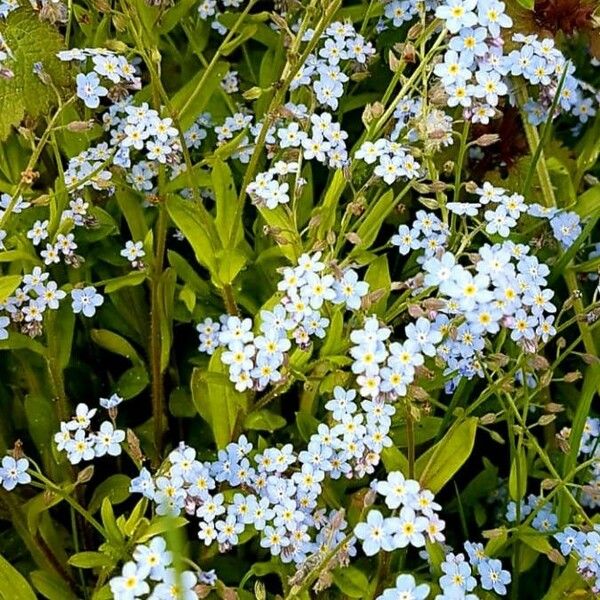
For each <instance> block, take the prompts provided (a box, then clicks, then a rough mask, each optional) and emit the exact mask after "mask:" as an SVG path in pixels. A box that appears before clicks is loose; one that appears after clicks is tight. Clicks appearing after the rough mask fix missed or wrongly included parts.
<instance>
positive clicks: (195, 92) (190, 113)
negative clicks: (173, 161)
mask: <svg viewBox="0 0 600 600" xmlns="http://www.w3.org/2000/svg"><path fill="white" fill-rule="evenodd" d="M228 70H229V64H228V63H226V62H223V61H219V62H217V63H216V65H215V67H214V68H213V69H212V70H211V72H210V73H209V74H208V76H207V77H206V78H205V77H204V74H205V72H206V70H205V69H202V70H200V71H198V73H196V75H195V76H194V77H192V78H191V79H190V80H189V81H188V82H187V83H185V85H183V86H182V87H181V88H180V89H179V90H178V91H177V93H176V94H175V95H174V96H173V99H172V101H171V105H172V107H173V110H175V111H176V112H177V113H179V123H180V125H181V127H182V128H183V130H186V129H188V128H189V127H191V126H192V123H193V122H194V120H195V119H196V117H197V116H198V115H199V114H200V113H201V112H202V111H203V110H204V109H205V108H206V105H207V104H208V102H209V100H210V98H211V96H212V95H213V93H214V92H215V91H216V90H217V89H218V88H219V84H220V83H221V80H222V79H223V77H224V76H225V74H226V73H227V71H228ZM201 83H202V85H200V84H201Z"/></svg>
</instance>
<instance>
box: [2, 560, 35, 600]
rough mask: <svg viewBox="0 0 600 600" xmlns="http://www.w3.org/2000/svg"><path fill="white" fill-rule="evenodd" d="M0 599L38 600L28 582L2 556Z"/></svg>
mask: <svg viewBox="0 0 600 600" xmlns="http://www.w3.org/2000/svg"><path fill="white" fill-rule="evenodd" d="M0 599H1V600H36V598H35V593H34V591H33V590H32V589H31V586H30V585H29V583H27V580H26V579H25V577H23V575H21V573H19V571H17V570H16V569H15V568H14V567H13V566H12V565H11V564H10V563H9V562H8V561H7V560H5V559H4V558H3V557H2V556H1V555H0Z"/></svg>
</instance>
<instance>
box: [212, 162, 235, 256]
mask: <svg viewBox="0 0 600 600" xmlns="http://www.w3.org/2000/svg"><path fill="white" fill-rule="evenodd" d="M210 177H211V181H212V189H213V191H214V193H215V199H216V204H217V216H216V218H215V225H216V226H217V231H218V232H219V237H220V238H221V243H222V244H223V247H224V248H235V247H236V246H237V245H238V243H239V242H240V241H241V238H242V232H243V227H241V223H235V219H236V218H237V220H238V221H241V218H242V212H241V210H238V208H239V203H238V194H237V191H236V189H235V183H234V181H233V175H232V173H231V169H230V168H229V165H228V164H227V163H226V162H223V161H222V160H221V159H219V158H216V159H215V160H214V161H213V163H212V168H211V173H210ZM234 226H235V227H234ZM234 230H235V231H236V232H237V233H236V236H235V239H232V234H233V231H234Z"/></svg>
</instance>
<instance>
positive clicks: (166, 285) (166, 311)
mask: <svg viewBox="0 0 600 600" xmlns="http://www.w3.org/2000/svg"><path fill="white" fill-rule="evenodd" d="M176 280H177V273H176V272H175V269H172V268H171V267H169V268H167V269H166V270H165V271H164V272H163V273H162V275H161V276H160V281H159V284H158V294H159V308H160V338H161V345H160V370H161V373H164V371H165V369H166V368H167V366H168V364H169V356H170V354H171V345H172V343H173V303H174V301H175V282H176Z"/></svg>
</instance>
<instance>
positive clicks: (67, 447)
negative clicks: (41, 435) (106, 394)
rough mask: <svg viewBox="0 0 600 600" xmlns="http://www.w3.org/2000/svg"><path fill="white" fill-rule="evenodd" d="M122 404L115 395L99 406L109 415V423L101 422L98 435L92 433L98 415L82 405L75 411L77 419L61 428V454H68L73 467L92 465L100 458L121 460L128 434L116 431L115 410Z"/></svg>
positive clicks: (58, 442) (58, 439) (57, 444)
mask: <svg viewBox="0 0 600 600" xmlns="http://www.w3.org/2000/svg"><path fill="white" fill-rule="evenodd" d="M122 401H123V399H122V398H119V397H118V396H117V395H116V394H113V395H112V396H111V397H110V398H101V399H100V406H101V407H102V408H105V409H107V410H108V411H109V415H110V418H111V420H110V421H102V423H101V424H100V427H99V428H98V431H96V432H89V429H90V427H91V419H92V418H93V417H94V415H95V414H96V412H97V409H96V408H92V409H90V408H89V407H88V406H87V404H84V403H83V402H82V403H80V404H78V405H77V407H76V409H75V416H74V417H73V418H72V419H71V420H70V421H68V422H66V423H65V422H62V423H61V424H60V431H59V432H58V433H57V434H56V435H55V436H54V441H55V442H56V448H57V450H58V451H59V452H66V453H67V457H68V459H69V462H70V463H71V464H72V465H76V464H79V463H80V462H81V461H89V460H93V459H94V458H98V457H100V456H105V455H107V454H108V455H110V456H119V454H121V445H120V444H121V442H123V440H125V432H124V431H122V430H121V429H116V428H115V419H116V416H117V411H116V407H117V406H118V405H119V404H120V403H121V402H122Z"/></svg>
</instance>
